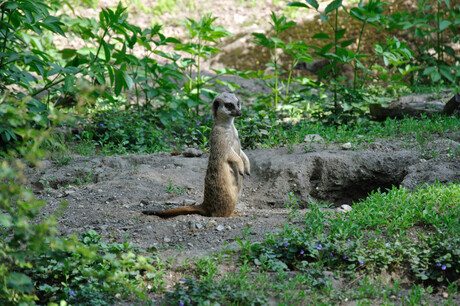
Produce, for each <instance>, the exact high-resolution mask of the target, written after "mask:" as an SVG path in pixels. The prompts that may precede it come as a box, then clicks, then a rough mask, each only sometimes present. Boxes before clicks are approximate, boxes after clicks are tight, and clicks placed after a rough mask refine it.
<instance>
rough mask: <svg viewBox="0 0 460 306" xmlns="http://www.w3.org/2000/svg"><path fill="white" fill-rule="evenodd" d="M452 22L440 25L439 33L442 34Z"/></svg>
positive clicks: (447, 21)
mask: <svg viewBox="0 0 460 306" xmlns="http://www.w3.org/2000/svg"><path fill="white" fill-rule="evenodd" d="M451 24H452V22H450V21H449V20H443V21H441V22H440V23H439V31H440V32H442V31H444V30H445V29H446V28H447V27H448V26H450V25H451Z"/></svg>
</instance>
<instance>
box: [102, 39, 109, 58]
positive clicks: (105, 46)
mask: <svg viewBox="0 0 460 306" xmlns="http://www.w3.org/2000/svg"><path fill="white" fill-rule="evenodd" d="M102 47H103V48H104V55H105V61H106V62H109V61H110V49H109V46H108V44H107V43H106V42H105V41H102Z"/></svg>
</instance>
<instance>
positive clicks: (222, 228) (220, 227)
mask: <svg viewBox="0 0 460 306" xmlns="http://www.w3.org/2000/svg"><path fill="white" fill-rule="evenodd" d="M224 229H225V228H224V226H223V225H220V224H219V225H218V226H217V227H216V230H218V231H219V232H221V231H223V230H224Z"/></svg>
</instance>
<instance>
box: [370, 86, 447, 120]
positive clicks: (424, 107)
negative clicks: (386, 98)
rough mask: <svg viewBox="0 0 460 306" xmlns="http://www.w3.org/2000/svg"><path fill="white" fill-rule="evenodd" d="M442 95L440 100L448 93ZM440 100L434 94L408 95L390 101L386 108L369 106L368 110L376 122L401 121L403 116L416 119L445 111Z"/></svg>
mask: <svg viewBox="0 0 460 306" xmlns="http://www.w3.org/2000/svg"><path fill="white" fill-rule="evenodd" d="M443 94H444V97H442V98H445V97H446V95H447V94H449V93H447V92H445V93H443ZM442 98H441V99H442ZM454 98H455V96H454ZM441 99H440V97H438V96H437V95H436V94H416V95H409V96H404V97H401V98H399V99H398V100H395V101H391V102H390V103H388V105H387V106H383V105H382V104H371V105H370V106H369V110H370V112H371V115H372V116H374V117H375V118H376V119H377V120H385V119H386V118H388V117H389V118H398V119H402V118H404V116H412V117H418V116H420V115H421V114H426V115H428V116H430V115H433V114H439V113H441V112H444V111H446V108H445V105H446V104H445V103H444V102H443V101H441ZM449 110H450V108H449Z"/></svg>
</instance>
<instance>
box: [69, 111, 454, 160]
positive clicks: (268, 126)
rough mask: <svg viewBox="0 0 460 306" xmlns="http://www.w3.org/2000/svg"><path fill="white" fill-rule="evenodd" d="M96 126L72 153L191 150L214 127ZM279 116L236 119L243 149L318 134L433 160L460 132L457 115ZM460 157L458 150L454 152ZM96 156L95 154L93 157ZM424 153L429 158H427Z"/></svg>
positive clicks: (114, 122)
mask: <svg viewBox="0 0 460 306" xmlns="http://www.w3.org/2000/svg"><path fill="white" fill-rule="evenodd" d="M93 120H94V122H93V124H89V125H87V126H86V127H85V130H84V131H83V133H82V134H81V136H78V137H79V138H78V139H76V143H77V145H74V146H73V151H74V152H76V153H78V154H83V155H86V154H91V152H94V151H97V153H98V154H102V155H112V154H127V153H153V152H158V151H173V150H179V151H180V150H181V149H182V148H183V147H186V146H191V147H195V148H199V149H206V148H207V147H208V137H209V133H210V130H211V127H212V120H210V115H208V114H203V115H200V116H198V117H190V118H183V119H180V120H176V121H174V122H171V123H170V125H168V126H164V125H163V124H161V123H160V122H159V119H158V118H157V116H156V114H155V113H154V112H151V111H142V112H138V111H136V110H132V111H121V110H120V111H117V110H110V111H102V112H99V113H98V114H96V115H95V117H94V119H93ZM278 121H279V116H278V114H276V113H259V114H256V113H254V112H253V111H252V110H246V111H245V114H244V115H243V117H241V118H238V119H237V120H236V121H235V125H236V127H237V129H238V131H239V134H240V139H241V142H242V145H243V148H245V149H253V148H256V147H262V148H268V147H280V146H286V145H288V146H292V145H298V144H302V143H304V139H305V136H306V135H309V134H319V135H320V136H321V137H322V138H323V139H324V141H323V142H322V143H323V144H324V146H325V148H327V146H328V145H329V144H332V143H339V144H340V143H346V142H351V143H352V145H353V147H354V148H366V147H367V146H368V144H369V143H371V142H374V141H379V140H381V139H384V140H388V141H398V142H402V145H403V146H407V147H412V148H416V149H418V150H420V151H421V153H420V154H421V157H427V158H430V156H431V157H435V156H436V152H435V153H432V152H430V150H429V149H428V147H427V146H428V144H429V136H430V135H432V134H445V133H449V132H455V131H458V128H459V126H460V119H459V118H457V117H445V116H434V117H431V118H428V117H425V116H423V117H421V118H405V119H402V120H395V119H387V120H386V121H383V122H375V121H370V120H365V121H362V122H360V123H351V124H349V125H345V124H342V125H338V126H336V125H330V124H325V123H321V122H320V121H313V120H310V119H306V120H302V121H300V122H297V123H295V124H293V123H280V122H278ZM452 153H453V155H460V152H452ZM93 154H94V153H93ZM425 155H426V156H425Z"/></svg>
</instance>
